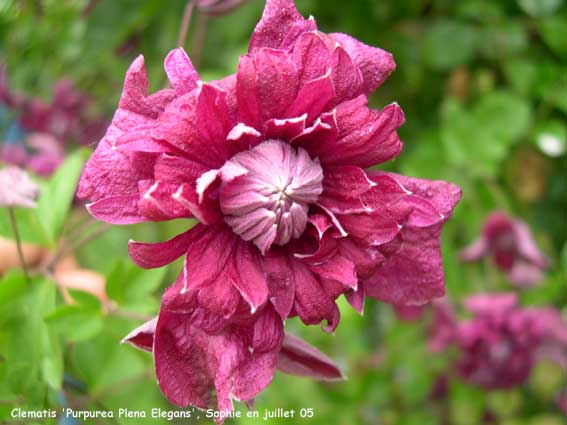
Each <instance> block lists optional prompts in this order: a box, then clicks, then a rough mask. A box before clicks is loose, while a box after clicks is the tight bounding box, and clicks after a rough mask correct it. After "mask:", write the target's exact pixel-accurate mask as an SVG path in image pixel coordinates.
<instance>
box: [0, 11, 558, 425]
mask: <svg viewBox="0 0 567 425" xmlns="http://www.w3.org/2000/svg"><path fill="white" fill-rule="evenodd" d="M296 4H297V6H298V9H299V10H300V12H302V14H303V15H305V16H308V15H310V14H311V15H313V16H315V18H316V21H317V23H318V25H319V28H320V29H321V30H322V31H325V32H345V33H349V34H351V35H353V36H355V37H356V38H358V39H360V40H362V41H364V42H366V43H367V44H371V45H375V46H379V47H381V48H384V49H386V50H388V51H390V52H391V53H393V55H394V58H395V60H396V63H397V66H398V69H397V70H396V71H395V73H394V74H393V75H392V76H391V77H390V79H389V80H387V81H386V82H385V83H384V85H383V86H382V87H380V88H379V89H378V90H377V92H376V93H375V95H373V97H372V99H371V102H372V104H373V105H374V106H375V107H382V106H384V105H385V104H387V103H390V102H393V101H397V102H398V103H399V104H400V105H401V107H402V108H403V109H404V111H405V114H406V118H407V123H406V124H405V125H404V127H403V128H402V129H401V131H400V135H401V138H402V140H404V142H405V148H404V152H403V153H402V154H401V156H400V157H399V158H398V159H396V161H395V162H393V163H391V164H387V165H386V166H385V167H382V168H388V169H390V170H395V171H398V172H401V173H403V174H407V175H411V176H415V177H424V178H431V179H444V180H449V181H452V182H454V183H456V184H459V185H460V186H461V187H462V188H463V193H464V197H463V200H462V201H461V203H460V205H459V206H458V208H457V210H456V212H455V215H454V217H453V219H452V220H451V221H450V222H449V223H448V225H447V226H446V230H445V232H444V235H443V239H444V245H443V251H444V252H443V254H444V259H445V271H446V285H447V291H448V294H449V296H450V297H451V298H452V299H453V300H454V301H456V302H458V301H459V300H461V299H463V297H465V296H467V295H470V294H473V293H476V292H479V291H492V292H494V291H510V290H514V289H513V288H512V286H511V285H510V284H509V283H508V282H507V281H506V279H505V278H504V276H503V275H501V274H500V273H499V272H497V271H496V270H495V269H493V267H492V266H491V265H490V264H480V265H462V264H460V263H459V262H458V260H457V255H456V254H457V252H458V250H459V249H461V248H462V247H463V246H465V245H466V244H468V243H469V242H470V241H472V240H473V239H474V238H475V237H476V236H477V234H478V233H479V230H480V227H481V225H482V222H483V220H484V218H485V217H486V215H487V214H488V213H489V212H491V211H492V210H494V209H501V210H505V211H507V212H509V213H510V214H512V215H515V216H518V217H520V218H522V219H523V220H525V221H526V222H527V223H529V224H530V226H531V227H532V230H533V231H534V234H535V236H536V239H537V242H538V244H539V246H540V247H541V248H542V250H543V251H544V252H545V253H546V254H547V255H548V256H549V257H550V258H551V259H552V261H553V265H552V268H551V270H550V271H549V272H548V273H547V275H546V279H545V280H544V281H543V282H542V283H541V284H540V285H538V286H536V287H535V288H532V289H528V290H524V291H522V292H521V293H520V296H521V299H522V302H523V304H524V305H531V304H534V305H553V306H555V307H558V308H563V311H564V312H566V310H565V305H566V302H567V285H566V282H567V276H566V271H567V245H566V242H565V241H566V239H567V237H566V236H567V233H566V222H567V187H566V185H567V161H566V156H565V147H566V137H567V126H566V122H567V120H566V118H567V2H566V1H565V0H499V1H494V0H493V1H490V0H460V1H453V0H380V1H378V0H376V1H372V0H356V1H351V2H345V1H343V0H297V1H296ZM184 7H185V1H177V0H175V1H174V0H170V1H164V0H100V1H98V2H87V1H79V0H43V1H42V0H0V61H2V62H4V63H5V65H6V68H7V71H8V79H9V84H10V87H11V88H13V89H14V90H18V91H21V92H25V93H27V94H28V95H31V96H36V97H39V98H42V99H44V100H45V101H49V97H50V96H51V93H52V89H53V86H54V84H55V83H56V82H57V80H59V79H60V78H61V77H68V78H70V79H71V80H72V81H73V82H75V83H76V85H77V87H78V88H79V89H80V90H82V91H83V92H85V93H88V94H89V95H90V96H92V97H93V99H94V100H95V107H96V112H97V113H98V114H101V115H104V116H108V117H111V115H112V112H113V110H114V109H115V107H116V104H117V101H118V97H119V95H120V90H121V84H122V80H123V77H124V74H125V71H126V69H127V67H128V65H129V64H130V62H131V61H132V60H133V59H134V58H135V57H136V56H137V55H138V54H139V53H142V54H144V56H145V60H146V65H147V68H148V72H149V76H150V82H151V88H152V90H155V89H159V88H161V87H163V86H164V84H165V81H166V79H165V74H164V72H163V65H162V63H163V58H164V57H165V55H166V54H167V52H168V51H169V50H170V49H172V48H174V47H175V45H176V41H177V37H178V32H179V26H180V20H181V15H182V13H183V9H184ZM262 8H263V1H261V0H258V1H255V0H250V1H248V2H247V3H246V4H245V5H243V6H242V7H240V8H238V9H236V10H234V11H233V12H231V13H230V14H227V15H225V16H205V15H203V14H200V13H198V12H195V14H194V16H193V21H192V23H191V27H190V30H189V35H188V38H187V43H186V45H185V48H186V50H187V51H188V53H189V55H190V56H191V58H192V60H193V62H194V63H195V64H196V66H197V67H198V70H199V72H200V74H201V76H202V79H203V80H212V79H218V78H221V77H223V76H225V75H227V74H231V73H234V72H235V70H236V64H237V61H238V56H239V55H241V54H243V53H245V52H246V49H247V43H248V39H249V36H250V34H251V32H252V30H253V28H254V25H255V23H256V22H257V20H258V19H259V17H260V15H261V11H262ZM86 155H87V154H86V153H85V152H84V151H78V152H77V153H75V154H74V156H72V157H71V159H70V160H69V161H68V163H67V168H65V169H63V171H61V170H60V171H59V172H58V173H56V175H55V176H54V177H52V178H51V180H49V181H47V182H45V183H44V192H45V193H47V195H44V196H45V197H47V198H45V200H43V204H42V205H43V207H42V205H40V208H44V209H43V210H41V209H40V210H39V212H37V214H41V213H42V211H44V212H45V211H48V210H51V209H52V208H53V206H54V205H59V206H60V207H59V210H61V211H59V210H58V211H57V214H55V215H57V217H58V218H54V219H53V220H55V221H56V223H55V224H56V226H55V229H57V230H54V232H55V234H52V235H48V236H49V237H39V236H38V233H37V232H35V231H34V229H35V227H34V226H35V225H36V224H37V223H36V224H34V218H33V217H32V216H31V215H29V214H28V213H26V212H19V219H20V220H21V222H22V223H23V224H22V226H23V227H24V229H23V234H24V239H26V241H27V242H34V243H40V244H43V245H46V246H48V247H51V248H54V247H55V243H56V242H55V241H57V240H58V238H59V237H60V236H61V234H62V233H63V234H64V232H65V230H66V229H65V228H64V226H63V225H62V223H63V221H65V220H67V219H68V218H69V217H71V218H70V220H81V219H84V212H82V211H79V210H75V211H73V212H70V210H69V208H68V207H69V204H70V202H71V199H72V193H73V188H74V185H75V183H76V179H77V175H78V172H79V170H80V164H81V163H82V161H84V159H85V158H86ZM73 161H74V162H73ZM46 188H47V189H46ZM61 205H63V207H61ZM2 213H3V212H2ZM46 214H48V215H49V214H51V215H50V217H51V216H53V213H52V212H50V213H46ZM2 220H4V217H3V218H2ZM2 220H0V234H2V235H4V236H6V237H10V236H11V231H10V229H9V228H8V227H7V226H6V225H5V223H4V224H2V223H3V221H2ZM26 220H27V221H26ZM93 225H94V224H93ZM36 227H37V226H36ZM186 227H187V222H171V223H162V224H155V223H152V224H144V225H138V226H129V227H122V228H118V227H114V228H112V229H110V230H108V231H107V232H105V233H104V234H103V235H102V236H101V237H99V238H97V239H96V240H94V241H92V242H90V243H89V244H87V245H85V246H83V247H82V248H81V249H80V250H79V251H78V253H77V256H78V258H79V261H80V263H81V265H82V266H83V267H85V268H89V269H92V270H96V271H98V272H100V273H101V274H103V275H104V276H105V277H106V279H107V294H108V296H109V298H110V299H112V300H113V301H114V302H115V304H116V306H118V307H117V308H118V309H119V310H117V311H111V312H108V311H105V310H104V309H103V308H102V306H101V304H100V302H99V301H98V300H97V299H96V298H94V297H92V296H88V295H87V294H82V295H81V294H77V297H76V300H79V302H78V303H77V304H75V305H73V306H69V305H64V304H62V303H61V301H60V296H59V295H58V294H57V290H56V287H55V285H53V284H52V283H51V282H50V281H49V280H45V279H40V278H38V279H36V281H35V282H34V286H33V291H28V290H24V289H22V287H21V285H20V284H19V283H17V282H21V279H20V277H21V276H20V275H19V274H18V272H17V271H14V272H11V273H9V274H7V275H5V276H4V278H3V280H2V281H1V282H0V354H1V357H0V360H1V361H0V422H2V423H12V422H13V421H14V420H13V419H11V418H10V416H9V414H10V411H11V409H12V408H13V407H14V406H19V407H22V408H36V409H39V408H42V407H47V406H50V407H51V408H55V409H59V408H60V407H61V406H62V405H69V406H72V407H76V408H93V409H96V408H98V409H101V408H106V409H113V408H115V409H117V408H119V407H127V408H130V409H150V408H151V407H161V408H164V409H173V407H172V406H171V405H169V404H168V403H167V401H166V400H165V399H164V398H163V397H162V396H161V394H160V392H159V390H158V388H157V385H156V380H155V376H154V374H153V369H152V359H151V356H150V355H149V354H147V353H142V352H138V351H136V350H134V349H133V348H131V347H127V346H121V345H119V341H120V339H121V338H122V337H123V336H124V335H126V334H127V333H128V332H129V331H130V330H131V329H132V328H133V327H135V326H136V325H137V324H139V323H140V322H141V320H139V319H138V320H136V318H137V317H138V316H140V318H141V317H142V316H151V315H153V314H155V313H156V312H157V310H158V307H159V298H160V295H161V293H162V291H163V289H164V288H165V287H166V286H167V285H168V283H169V282H171V281H172V279H173V277H174V276H175V275H176V272H177V268H178V267H179V265H178V264H176V265H172V266H170V267H169V268H167V269H163V270H157V271H142V270H138V269H137V268H136V267H135V266H133V264H132V263H131V261H130V260H129V259H128V256H127V241H128V240H129V239H138V240H161V239H163V238H164V237H169V236H172V235H174V234H176V233H178V231H179V229H185V228H186ZM51 228H53V227H51ZM44 236H45V235H44ZM341 313H342V322H341V324H340V326H339V327H338V329H337V331H336V334H335V335H328V334H324V333H323V332H321V330H320V329H319V328H318V327H312V328H306V327H305V326H302V325H300V324H299V323H298V321H297V320H290V321H289V322H288V323H287V324H286V327H287V329H288V331H290V332H292V333H295V334H297V335H302V336H303V337H305V338H306V339H307V340H308V341H309V342H311V343H312V344H314V345H316V346H317V347H319V348H320V349H321V350H322V351H324V352H325V353H326V354H328V355H329V356H330V357H332V358H333V359H336V360H337V361H338V362H339V363H340V365H341V366H342V367H343V368H344V370H345V372H346V374H347V375H348V378H349V379H348V380H347V381H345V382H340V383H333V384H323V383H316V382H312V381H309V380H306V379H301V378H294V377H289V376H283V375H281V374H277V375H276V378H275V379H274V382H273V383H272V385H271V386H269V387H268V389H267V390H266V391H265V392H263V393H262V394H261V395H260V396H259V397H258V398H257V401H256V408H257V409H258V410H260V411H263V409H264V408H277V407H283V408H284V409H292V408H295V409H296V410H297V411H299V409H301V408H313V409H314V411H315V414H314V418H312V419H303V420H297V423H309V424H313V425H319V424H321V425H323V424H340V425H351V424H361V425H363V424H364V425H366V424H368V425H375V424H385V425H389V424H408V425H414V424H415V425H427V424H456V425H476V424H481V423H484V421H485V419H486V418H485V413H486V412H487V411H490V412H492V414H493V415H494V417H495V418H496V419H495V420H496V422H490V423H498V424H505V425H561V424H564V423H565V419H564V417H562V416H561V413H560V412H559V410H558V409H557V407H556V406H555V402H554V398H555V394H556V393H557V392H558V391H559V390H560V389H561V388H562V387H564V386H565V384H566V380H565V376H564V375H565V373H564V372H563V371H562V370H561V369H559V368H558V367H557V366H555V365H553V364H551V363H549V364H548V363H541V364H539V365H538V367H537V368H536V370H535V372H534V373H533V374H532V378H531V379H530V381H529V383H528V384H527V385H526V386H525V387H523V388H517V389H514V390H510V391H495V392H486V391H482V390H479V389H476V388H474V387H471V386H469V385H466V384H464V383H462V382H459V381H458V380H451V381H450V382H449V395H448V397H447V398H446V399H443V400H433V399H432V398H431V393H432V391H433V389H434V386H435V383H436V377H437V376H438V375H439V374H440V373H441V372H443V371H445V370H446V369H447V367H448V365H449V364H450V358H451V357H450V353H449V354H433V353H430V352H429V351H428V349H427V340H426V324H427V320H426V319H425V320H420V321H418V322H414V323H406V322H401V321H399V320H398V319H397V318H396V316H395V314H394V313H393V310H392V309H391V307H390V306H388V305H385V304H380V303H378V302H374V301H372V300H367V302H366V308H365V314H364V317H360V316H359V315H358V314H357V313H356V312H354V310H352V309H351V308H350V307H348V306H347V305H344V304H341ZM426 318H427V316H426ZM64 376H65V385H63V379H64ZM61 388H63V389H64V392H62V391H61ZM63 395H64V397H65V400H63ZM240 408H242V406H240ZM195 422H198V421H195ZM19 423H26V424H28V423H30V424H31V423H34V422H32V421H31V420H29V419H27V420H23V422H22V421H20V422H19ZM38 423H49V422H48V421H47V422H38ZM69 423H71V422H69ZM89 423H104V424H107V423H108V424H114V423H117V424H122V423H124V424H139V423H145V422H144V421H141V420H140V419H131V420H125V419H118V418H115V419H114V420H108V419H105V420H102V421H101V422H96V421H92V422H89ZM147 423H152V424H154V423H155V424H161V423H191V422H190V421H189V422H188V421H187V420H177V422H175V421H173V422H168V421H166V420H165V419H164V420H158V419H153V420H151V419H150V420H147ZM227 423H238V424H247V423H260V422H259V421H254V420H245V419H242V420H238V421H237V420H234V421H230V420H229V421H227ZM269 423H273V424H280V423H281V424H284V423H285V424H289V423H295V421H294V422H290V421H289V420H285V419H282V420H272V421H270V422H269ZM486 423H488V422H486Z"/></svg>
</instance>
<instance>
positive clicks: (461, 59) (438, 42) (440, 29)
mask: <svg viewBox="0 0 567 425" xmlns="http://www.w3.org/2000/svg"><path fill="white" fill-rule="evenodd" d="M476 44H477V35H476V33H475V31H474V29H473V28H472V27H470V26H469V25H465V24H462V23H459V22H456V21H439V22H436V23H434V24H433V25H431V26H430V27H428V29H427V32H426V34H425V38H424V40H423V46H422V49H423V50H422V54H423V60H424V61H425V63H426V64H428V65H429V66H431V67H432V68H435V69H439V70H448V69H451V68H454V67H456V66H459V65H465V64H467V63H469V62H470V61H471V60H472V58H473V57H474V53H475V49H476Z"/></svg>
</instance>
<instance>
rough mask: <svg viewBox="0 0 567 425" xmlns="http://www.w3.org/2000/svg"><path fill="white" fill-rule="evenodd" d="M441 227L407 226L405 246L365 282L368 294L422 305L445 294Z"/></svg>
mask: <svg viewBox="0 0 567 425" xmlns="http://www.w3.org/2000/svg"><path fill="white" fill-rule="evenodd" d="M441 228H442V225H441V224H437V225H434V226H430V227H426V228H410V227H408V228H404V229H403V230H402V231H401V238H402V243H401V247H400V248H399V249H398V250H397V252H396V253H395V254H393V255H392V256H390V257H389V258H388V259H387V261H386V262H385V263H384V265H383V266H382V267H380V268H379V269H378V270H377V271H376V273H375V274H374V275H373V276H372V277H370V278H368V279H367V280H366V281H365V283H364V287H365V290H366V294H367V295H369V296H371V297H373V298H376V299H379V300H381V301H384V302H387V303H390V304H397V305H422V304H426V303H428V302H430V301H431V300H432V299H434V298H438V297H441V296H443V295H444V293H445V285H444V277H443V263H442V258H441V246H440V241H439V238H440V235H441Z"/></svg>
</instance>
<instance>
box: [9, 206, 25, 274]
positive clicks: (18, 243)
mask: <svg viewBox="0 0 567 425" xmlns="http://www.w3.org/2000/svg"><path fill="white" fill-rule="evenodd" d="M8 216H9V217H10V225H11V226H12V232H13V233H14V239H16V246H17V249H18V258H19V260H20V266H21V267H22V270H23V272H24V277H25V278H26V282H27V283H28V284H29V283H30V276H29V274H28V269H27V267H26V259H25V258H24V251H23V249H22V240H21V238H20V232H19V231H18V222H17V221H16V214H14V209H13V208H12V207H8Z"/></svg>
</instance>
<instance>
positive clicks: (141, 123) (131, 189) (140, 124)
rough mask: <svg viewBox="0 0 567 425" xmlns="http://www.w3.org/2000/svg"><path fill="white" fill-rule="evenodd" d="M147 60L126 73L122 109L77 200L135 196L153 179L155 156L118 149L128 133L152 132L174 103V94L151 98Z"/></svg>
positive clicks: (86, 172) (88, 169) (92, 162)
mask: <svg viewBox="0 0 567 425" xmlns="http://www.w3.org/2000/svg"><path fill="white" fill-rule="evenodd" d="M147 90H148V78H147V74H146V69H145V66H144V58H143V57H142V56H139V57H138V58H137V59H136V60H135V61H134V62H133V63H132V65H131V66H130V68H129V69H128V71H127V73H126V78H125V81H124V88H123V91H122V96H121V98H120V102H119V107H118V110H117V111H116V113H115V115H114V118H113V120H112V123H111V125H110V127H109V128H108V130H107V131H106V134H105V136H104V138H103V139H102V140H101V142H100V143H99V145H98V147H97V149H96V150H95V152H94V154H93V155H92V156H91V158H90V159H89V161H88V162H87V165H86V166H85V170H84V172H83V174H82V176H81V180H80V182H79V188H78V190H77V196H79V197H80V198H85V199H90V200H91V201H97V200H99V199H101V198H104V197H107V196H119V195H132V194H134V193H135V192H136V191H137V181H138V180H144V179H148V178H151V174H152V166H153V161H154V159H155V155H153V154H148V153H132V152H125V151H120V150H118V149H115V144H116V142H117V140H118V139H119V138H120V137H122V136H123V135H124V134H125V133H127V132H130V131H136V130H137V129H138V128H148V127H149V126H152V125H153V124H154V123H155V120H156V119H157V118H158V116H159V114H160V113H161V112H162V111H163V110H164V108H165V107H166V105H167V104H168V103H170V102H171V101H172V100H173V97H174V93H173V91H172V90H162V91H160V92H157V93H155V94H153V95H151V96H148V95H147Z"/></svg>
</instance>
